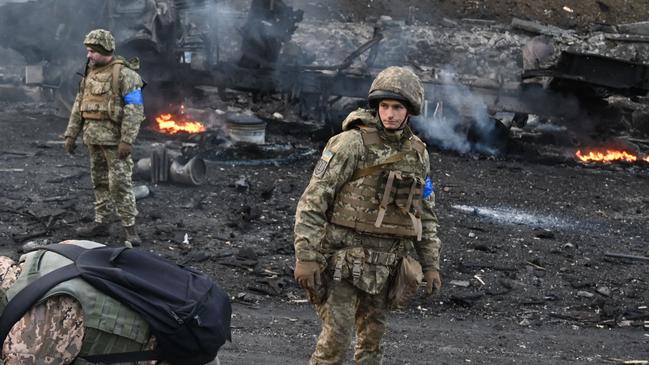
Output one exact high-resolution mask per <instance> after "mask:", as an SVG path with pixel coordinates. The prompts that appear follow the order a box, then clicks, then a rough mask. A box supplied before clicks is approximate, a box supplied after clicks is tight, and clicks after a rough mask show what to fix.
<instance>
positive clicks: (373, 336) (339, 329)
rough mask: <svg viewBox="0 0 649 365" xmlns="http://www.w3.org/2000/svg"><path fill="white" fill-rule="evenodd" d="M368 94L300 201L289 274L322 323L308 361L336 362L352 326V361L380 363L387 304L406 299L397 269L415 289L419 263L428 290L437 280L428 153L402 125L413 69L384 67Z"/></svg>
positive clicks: (414, 90)
mask: <svg viewBox="0 0 649 365" xmlns="http://www.w3.org/2000/svg"><path fill="white" fill-rule="evenodd" d="M368 101H369V104H370V107H371V109H369V110H365V109H359V110H356V111H354V112H352V113H351V114H349V116H348V117H347V118H346V119H345V120H344V121H343V132H342V133H340V134H338V135H336V136H334V137H332V138H331V139H330V140H329V142H328V143H327V146H326V147H325V149H324V151H323V153H322V157H321V159H320V161H318V163H317V165H316V167H315V170H314V172H313V176H312V177H311V181H310V182H309V185H308V186H307V188H306V190H305V191H304V193H303V194H302V197H301V199H300V202H299V203H298V206H297V212H296V217H295V255H296V263H295V279H296V280H297V282H298V284H299V285H300V286H301V287H302V288H304V289H306V291H307V295H308V297H309V299H310V301H311V302H312V303H313V304H314V305H315V307H316V310H317V312H318V315H319V317H320V319H321V321H322V332H321V333H320V336H319V337H318V342H317V345H316V349H315V351H314V353H313V354H312V356H311V360H310V362H309V363H310V364H312V365H315V364H342V363H343V361H344V356H345V352H346V351H347V348H348V346H349V344H350V342H351V337H352V329H353V328H355V330H356V348H355V353H354V361H355V363H357V364H380V363H381V361H382V357H383V346H382V344H381V339H382V337H383V334H384V331H385V322H386V312H387V309H389V308H392V307H397V306H401V305H403V303H404V302H405V301H407V299H406V300H404V299H403V298H394V297H393V296H392V295H391V294H392V293H393V292H396V290H395V289H398V288H396V287H397V286H400V284H399V285H397V284H396V283H401V282H403V281H402V280H400V279H401V274H399V275H397V273H402V272H403V271H404V267H405V271H406V272H408V274H409V275H406V276H408V277H409V278H413V277H415V278H416V279H415V280H414V281H415V282H416V284H415V286H414V291H416V287H417V286H418V284H419V282H420V281H421V278H422V270H423V279H424V280H425V281H426V282H427V293H428V294H432V293H433V291H434V290H438V289H439V288H440V287H441V279H440V276H439V250H440V246H441V242H440V240H439V239H438V237H437V217H436V216H435V213H434V212H433V208H434V195H433V192H432V190H433V189H432V183H431V180H430V177H429V176H428V174H429V171H430V165H429V164H430V162H429V156H428V152H427V151H426V145H425V144H424V143H423V142H422V141H421V140H420V139H419V138H417V136H415V135H414V134H413V132H412V130H411V129H410V127H409V126H408V119H409V117H410V115H418V114H419V112H420V110H421V106H422V101H423V87H422V85H421V82H420V80H419V78H418V77H417V76H416V75H415V74H414V73H413V72H411V71H409V70H407V69H405V68H402V67H389V68H387V69H385V70H383V71H382V72H381V73H379V74H378V76H377V77H376V79H375V80H374V82H373V83H372V86H371V88H370V91H369V96H368ZM412 251H416V253H417V255H418V258H419V262H420V263H421V266H419V264H418V263H417V261H414V260H413V259H410V257H409V256H408V255H409V253H410V252H412ZM413 262H414V264H413ZM412 281H413V280H411V282H412ZM401 289H402V288H401ZM406 292H409V293H408V294H409V295H406V297H409V296H411V295H412V294H413V288H412V287H411V288H410V290H406Z"/></svg>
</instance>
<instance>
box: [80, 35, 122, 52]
mask: <svg viewBox="0 0 649 365" xmlns="http://www.w3.org/2000/svg"><path fill="white" fill-rule="evenodd" d="M83 44H84V45H85V46H86V47H90V48H92V49H94V50H95V51H97V52H99V53H101V54H103V55H108V54H111V53H113V51H114V50H115V38H114V37H113V35H112V34H111V33H110V32H109V31H107V30H105V29H95V30H93V31H90V33H88V34H86V37H85V38H84V39H83Z"/></svg>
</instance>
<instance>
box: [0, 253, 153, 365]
mask: <svg viewBox="0 0 649 365" xmlns="http://www.w3.org/2000/svg"><path fill="white" fill-rule="evenodd" d="M63 243H69V244H77V245H81V246H84V247H88V248H89V247H97V246H101V245H100V244H98V243H95V242H90V241H65V242H63ZM69 262H70V261H69V260H67V259H66V258H63V257H62V256H59V255H58V254H55V253H52V252H45V251H34V252H30V253H27V254H25V255H23V256H22V257H21V258H20V261H19V264H17V263H16V262H14V261H13V260H12V259H11V258H9V257H6V256H0V295H1V296H2V298H1V299H2V303H1V304H0V310H3V309H4V305H5V303H6V301H5V300H6V299H7V298H8V299H11V298H12V297H13V296H14V295H15V294H16V293H17V292H18V291H20V289H22V288H23V287H25V286H27V285H28V284H29V283H30V282H32V281H33V280H35V279H37V278H38V277H39V275H40V274H42V273H44V272H49V271H51V270H53V269H55V268H57V267H61V266H63V265H67V264H68V263H69ZM5 295H6V297H5ZM154 347H155V338H154V337H152V336H151V334H150V332H149V326H148V325H147V324H146V322H145V321H144V320H143V319H142V318H141V317H140V316H139V315H137V314H136V313H135V312H133V311H132V310H130V309H129V308H127V307H125V306H124V305H122V304H120V303H118V302H117V301H115V300H114V299H112V298H110V297H108V296H106V295H104V294H102V293H101V292H99V291H97V290H96V289H94V288H92V287H91V286H89V285H88V284H86V283H85V282H84V281H83V280H82V279H72V280H69V281H67V282H63V283H61V284H59V285H57V286H55V287H54V288H52V289H51V290H50V291H48V292H47V293H46V294H45V296H44V298H43V300H42V301H41V302H39V304H37V305H35V306H34V307H33V308H32V309H30V310H29V311H28V312H27V313H26V314H25V315H24V316H23V317H22V318H21V319H20V320H19V321H18V322H16V324H14V326H13V327H12V328H11V331H10V332H9V335H8V336H7V338H6V339H5V341H4V343H3V344H2V361H3V362H4V364H5V365H42V364H52V365H62V364H75V365H85V364H90V363H89V362H87V361H85V360H83V359H81V358H79V356H83V355H96V354H109V353H119V352H127V351H143V350H148V349H152V348H154ZM129 364H133V362H130V363H129ZM138 364H155V362H152V361H148V362H139V363H138Z"/></svg>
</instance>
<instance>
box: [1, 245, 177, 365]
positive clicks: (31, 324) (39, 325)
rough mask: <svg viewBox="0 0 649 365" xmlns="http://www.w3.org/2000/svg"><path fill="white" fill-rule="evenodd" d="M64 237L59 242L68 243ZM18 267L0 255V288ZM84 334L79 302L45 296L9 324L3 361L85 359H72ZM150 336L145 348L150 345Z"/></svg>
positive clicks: (59, 364)
mask: <svg viewBox="0 0 649 365" xmlns="http://www.w3.org/2000/svg"><path fill="white" fill-rule="evenodd" d="M71 242H72V241H65V242H62V243H71ZM21 269H22V263H21V264H20V265H17V264H16V262H15V261H14V260H12V259H11V258H9V257H6V256H0V275H2V276H0V283H1V285H0V289H2V290H7V289H8V288H9V287H11V286H12V285H13V284H14V283H15V281H16V279H17V278H18V276H19V275H20V272H21ZM83 338H84V316H83V310H82V308H81V304H80V303H79V302H78V301H77V300H75V299H74V298H73V297H71V296H69V295H57V296H54V297H51V298H48V299H47V300H45V301H44V302H43V303H40V304H38V305H36V306H34V307H33V308H32V309H30V310H29V311H28V312H27V313H26V314H25V315H24V316H23V317H22V318H21V319H20V320H19V321H18V322H16V324H15V325H14V326H13V327H12V328H11V331H10V332H9V335H8V336H7V338H6V339H5V342H4V344H3V345H2V355H1V359H2V361H3V363H4V364H5V365H50V364H51V365H63V364H72V363H74V364H77V363H87V362H85V361H83V360H81V359H76V357H77V355H78V354H79V352H80V351H81V348H82V345H83ZM155 346H156V339H155V337H154V336H151V338H150V340H149V342H148V343H147V346H146V348H145V349H146V350H150V349H154V348H155ZM136 364H138V365H155V364H158V365H167V363H166V362H162V361H139V362H137V363H136Z"/></svg>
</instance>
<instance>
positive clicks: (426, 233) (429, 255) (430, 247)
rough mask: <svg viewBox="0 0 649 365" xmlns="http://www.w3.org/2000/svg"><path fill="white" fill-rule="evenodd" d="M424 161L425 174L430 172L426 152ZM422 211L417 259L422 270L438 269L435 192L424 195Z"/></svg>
mask: <svg viewBox="0 0 649 365" xmlns="http://www.w3.org/2000/svg"><path fill="white" fill-rule="evenodd" d="M423 157H424V163H425V166H426V174H425V175H424V176H426V177H428V176H429V174H430V160H429V157H428V153H426V154H425V156H423ZM422 208H423V212H422V215H421V223H422V238H421V241H419V242H417V241H415V249H416V250H417V255H418V256H419V261H420V263H421V267H422V269H423V271H424V272H425V271H430V270H439V253H440V249H441V248H442V241H441V240H440V239H439V237H438V236H437V227H438V226H439V224H438V222H437V215H436V214H435V192H434V191H431V192H430V193H429V194H428V195H427V196H426V195H425V196H424V199H423V204H422Z"/></svg>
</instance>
